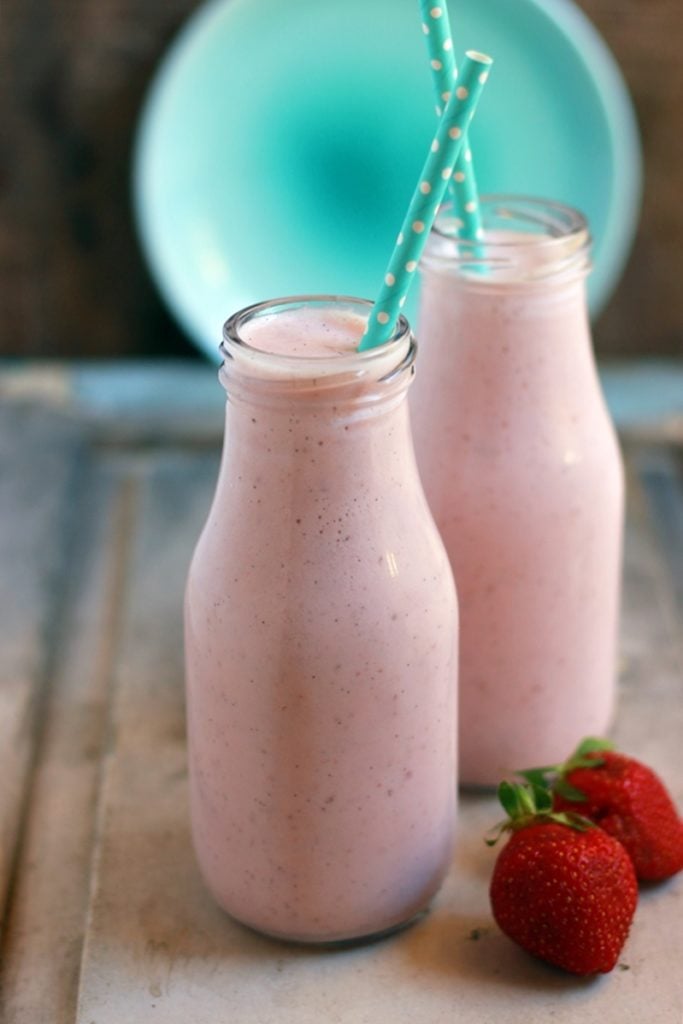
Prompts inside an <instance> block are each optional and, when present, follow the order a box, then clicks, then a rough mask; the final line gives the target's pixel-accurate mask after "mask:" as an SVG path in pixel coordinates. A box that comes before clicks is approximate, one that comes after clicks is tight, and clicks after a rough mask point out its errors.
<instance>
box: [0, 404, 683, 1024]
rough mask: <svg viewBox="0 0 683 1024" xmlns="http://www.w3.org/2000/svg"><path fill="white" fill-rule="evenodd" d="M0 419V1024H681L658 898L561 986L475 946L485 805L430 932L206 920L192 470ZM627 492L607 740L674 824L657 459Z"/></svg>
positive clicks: (665, 520) (175, 451) (653, 893)
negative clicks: (653, 783) (597, 965)
mask: <svg viewBox="0 0 683 1024" xmlns="http://www.w3.org/2000/svg"><path fill="white" fill-rule="evenodd" d="M0 418H1V421H0V427H2V428H3V429H1V430H0V438H1V439H2V444H3V448H2V451H0V496H1V499H0V500H2V502H3V503H4V504H3V506H2V511H3V519H2V523H3V532H2V538H3V540H2V544H3V547H2V570H1V571H0V594H1V595H2V602H3V603H2V620H1V621H0V630H1V631H2V634H1V635H2V639H3V645H2V647H1V648H0V679H1V680H2V691H1V693H2V696H1V697H0V700H2V702H3V705H2V706H3V712H4V713H3V715H2V717H1V718H0V729H2V730H3V733H2V739H3V742H2V744H1V745H0V782H1V783H3V785H2V788H0V821H2V822H3V836H4V837H6V838H5V850H6V851H7V855H6V859H5V862H4V863H5V865H6V867H5V882H6V885H5V888H6V891H7V892H8V899H7V906H6V913H5V918H4V929H3V933H2V957H1V964H0V986H1V990H2V1002H1V1003H0V1022H1V1024H42V1022H43V1021H45V1022H46V1024H48V1022H49V1024H73V1022H75V1021H77V1022H78V1024H122V1022H124V1021H125V1022H126V1024H142V1022H145V1024H146V1022H148V1021H153V1020H155V1019H156V1020H159V1021H163V1022H164V1024H176V1022H177V1024H181V1022H182V1024H187V1022H188V1021H191V1022H192V1024H205V1022H206V1024H209V1022H211V1024H216V1022H218V1021H230V1024H259V1022H263V1024H280V1022H282V1024H294V1022H296V1024H309V1022H315V1024H319V1022H320V1021H330V1022H335V1021H336V1022H339V1024H347V1022H349V1024H350V1022H353V1024H363V1022H367V1024H380V1022H383V1021H387V1022H388V1021H391V1022H392V1024H393V1022H396V1024H404V1022H405V1024H408V1022H410V1024H439V1022H441V1021H444V1022H446V1021H448V1022H450V1021H452V1020H453V1019H455V1018H457V1020H458V1021H459V1022H462V1024H470V1022H474V1021H476V1022H477V1024H479V1022H481V1021H484V1020H489V1019H490V1020H495V1021H496V1022H497V1024H498V1022H500V1024H508V1022H510V1024H512V1022H513V1021H514V1022H515V1024H518V1022H519V1021H520V1020H524V1022H525V1024H536V1022H539V1024H540V1022H543V1024H547V1022H548V1020H551V1019H552V1020H553V1021H558V1022H560V1024H564V1022H576V1024H578V1021H582V1022H584V1024H597V1022H600V1024H636V1022H637V1024H642V1021H644V1020H653V1021H657V1024H681V1020H682V1019H683V975H682V974H681V971H680V959H681V950H683V884H682V880H681V879H678V880H674V881H673V882H670V883H668V884H666V885H663V886H658V887H651V888H649V889H647V890H645V891H644V892H643V894H642V897H641V902H640V905H639V908H638V913H637V917H636V922H635V925H634V928H633V932H632V935H631V937H630V939H629V942H628V944H627V946H626V948H625V950H624V954H623V957H622V969H618V970H616V971H615V972H614V973H613V974H612V975H610V976H609V977H606V978H601V979H598V980H594V981H590V982H579V981H576V980H575V979H571V978H566V977H564V976H562V975H560V974H559V973H556V972H553V971H550V970H548V969H546V968H544V967H543V966H542V965H540V964H538V963H536V962H534V961H532V960H531V959H529V958H527V957H525V956H524V955H523V954H522V953H521V952H519V951H518V950H517V949H516V948H515V947H514V946H512V944H510V943H509V942H508V941H507V940H506V939H505V938H504V937H503V936H502V935H501V934H500V933H499V932H498V930H497V929H496V928H495V927H494V925H493V923H492V921H491V918H490V914H489V909H488V900H487V895H486V889H487V884H488V878H489V875H490V869H491V865H492V862H493V857H494V854H493V853H492V852H491V851H488V850H487V849H486V848H485V847H484V845H483V843H482V841H481V836H482V834H483V832H484V831H485V829H486V828H487V827H488V826H489V825H490V824H491V822H492V821H493V820H495V819H496V818H497V811H496V810H495V806H494V801H493V800H492V799H491V798H489V797H473V796H468V797H465V798H464V799H463V803H462V813H461V819H460V842H459V846H458V850H457V854H456V858H455V862H454V867H453V871H452V873H451V875H450V877H449V879H448V881H447V883H446V885H445V886H444V889H443V890H442V892H441V893H440V895H439V897H438V899H437V901H436V904H435V906H434V909H433V911H432V912H431V913H430V914H429V915H428V916H427V917H426V918H424V919H423V920H422V921H421V922H419V923H418V924H417V925H415V926H414V927H413V928H411V929H409V930H407V931H405V932H403V933H401V934H399V935H397V936H395V937H393V938H391V939H388V940H385V941H384V942H381V943H378V944H375V945H373V946H369V947H364V948H358V949H353V950H347V951H343V952H323V951H307V950H303V949H300V948H296V947H290V946H287V945H284V944H279V943H275V942H271V941H269V940H267V939H263V938H260V937H258V936H257V935H255V934H253V933H251V932H249V931H247V930H246V929H243V928H241V927H240V926H239V925H237V924H235V923H234V922H232V921H230V920H229V919H228V918H227V917H226V916H225V915H224V914H222V913H221V912H220V911H218V910H217V909H216V908H215V907H214V905H213V904H212V902H211V900H210V898H209V897H208V896H207V894H206V893H205V891H204V889H203V887H202V884H201V881H200V879H199V877H198V873H197V869H196V867H195V864H194V860H193V856H192V851H191V847H190V840H189V832H188V822H187V806H186V800H187V796H186V766H185V743H184V712H183V697H182V659H181V629H180V615H181V594H182V587H183V580H184V576H185V571H186V566H187V562H188V559H189V556H190V552H191V548H192V545H193V543H194V541H195V539H196V536H197V533H198V531H199V528H200V525H201V523H202V521H203V518H204V515H205V513H206V510H207V507H208V502H209V500H210V495H211V492H212V489H213V483H214V478H215V472H216V465H217V451H216V448H215V445H205V444H204V443H202V442H201V440H200V441H198V440H197V438H196V437H195V439H194V440H193V442H192V443H191V444H189V445H188V444H184V443H183V442H182V439H181V438H180V437H177V436H175V437H174V440H173V441H172V442H169V443H167V444H163V443H161V442H160V439H159V437H158V435H156V434H155V435H153V436H151V437H150V436H144V435H143V437H142V440H141V441H138V442H136V441H135V439H134V438H133V437H132V436H130V435H128V436H126V437H124V438H122V437H118V438H117V437H116V435H115V434H114V440H109V441H108V440H107V433H106V429H105V424H104V420H103V419H99V420H98V421H97V422H94V421H93V420H92V418H90V419H86V420H84V421H83V422H82V424H81V425H79V422H78V421H77V420H76V419H74V417H73V415H67V414H65V413H61V414H59V413H56V412H51V413H49V414H45V413H44V412H43V411H42V410H41V408H40V407H39V408H38V409H37V410H36V408H35V407H32V406H30V405H27V404H26V402H25V401H23V402H20V403H18V404H17V402H16V401H15V400H10V399H6V400H5V403H4V406H3V405H0ZM217 422H219V421H217ZM629 467H630V484H629V521H628V531H627V541H626V574H625V576H626V578H625V590H624V614H623V624H622V643H621V650H622V673H621V700H620V708H619V716H618V720H617V723H616V726H615V736H616V738H617V740H618V741H619V742H621V743H622V744H623V745H624V746H625V747H628V748H630V749H632V750H634V751H637V752H638V754H640V756H642V757H643V758H644V759H646V760H649V761H650V762H651V763H652V764H653V765H655V766H656V767H658V768H659V769H660V770H661V771H662V772H663V774H665V775H666V777H667V779H668V780H669V781H670V783H671V786H672V789H673V790H674V795H675V797H676V799H677V800H678V801H679V803H683V763H682V760H681V756H680V736H681V735H683V699H682V698H683V684H682V678H683V672H682V669H683V654H682V650H681V645H682V642H683V633H682V623H683V589H681V588H682V583H683V580H682V579H681V577H680V576H679V575H678V574H679V573H680V571H681V551H680V550H679V547H678V545H679V542H680V539H681V535H680V532H678V531H680V529H681V523H682V520H681V518H680V517H681V515H683V484H682V479H683V478H682V475H681V459H680V449H678V448H675V447H669V448H666V447H663V446H661V445H657V446H654V447H652V446H642V445H641V446H637V447H634V446H631V447H630V449H629ZM23 469H25V470H26V472H27V473H28V478H27V479H28V481H29V482H24V481H20V472H21V471H22V470H23ZM17 489H19V491H20V493H18V494H17V495H16V497H15V499H14V500H15V501H16V502H18V503H19V508H20V510H21V514H20V515H18V516H17V515H16V514H15V513H12V512H11V511H8V502H9V499H8V497H7V494H8V493H11V492H14V491H16V490H17ZM38 496H39V497H40V498H41V500H42V504H41V503H40V502H39V501H38V500H37V499H38ZM39 508H40V509H41V511H38V509H39ZM7 567H9V569H10V570H11V572H10V571H9V570H8V568H7ZM8 709H9V710H8ZM17 723H19V724H17ZM25 723H28V726H27V725H26V724H25ZM22 724H23V727H22V728H19V725H22ZM8 729H9V732H8ZM8 779H10V780H11V779H14V780H15V781H14V782H13V783H12V786H10V787H7V786H5V785H4V783H5V781H6V780H8ZM7 822H9V823H10V826H9V827H7V825H6V823H7ZM475 929H476V930H477V931H476V932H475V931H474V930H475ZM474 934H477V935H478V936H479V937H478V940H475V939H474V938H473V935H474Z"/></svg>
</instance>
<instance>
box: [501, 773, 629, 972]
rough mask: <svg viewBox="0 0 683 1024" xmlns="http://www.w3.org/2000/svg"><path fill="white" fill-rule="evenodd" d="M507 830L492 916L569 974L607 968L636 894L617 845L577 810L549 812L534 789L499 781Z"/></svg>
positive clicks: (543, 794) (547, 799) (546, 796)
mask: <svg viewBox="0 0 683 1024" xmlns="http://www.w3.org/2000/svg"><path fill="white" fill-rule="evenodd" d="M498 793H499V797H500V800H501V803H502V804H503V806H504V807H505V809H506V810H507V812H508V814H509V815H510V818H509V820H508V821H506V822H505V823H504V824H503V825H502V826H501V829H507V830H509V831H511V832H512V835H511V837H510V839H509V840H508V842H507V843H506V845H505V846H504V847H503V849H502V850H501V852H500V854H499V855H498V860H497V861H496V865H495V868H494V871H493V877H492V879H491V890H490V896H491V907H492V910H493V916H494V917H495V919H496V922H497V923H498V925H499V927H500V928H501V930H502V931H503V932H505V934H506V935H507V936H508V937H509V938H511V939H512V940H513V942H516V943H518V945H520V946H521V947H522V948H523V949H525V950H526V951H527V952H528V953H532V954H533V955H534V956H537V957H540V958H541V959H542V960H546V961H547V962H548V963H551V964H555V965H556V966H558V967H562V968H564V970H566V971H571V972H572V973H573V974H595V973H598V972H601V973H606V972H607V971H611V970H612V968H613V967H614V965H615V964H616V962H617V959H618V957H619V953H620V952H621V949H622V946H623V945H624V942H625V941H626V936H627V935H628V930H629V927H630V925H631V921H632V919H633V914H634V912H635V909H636V902H637V899H638V885H637V882H636V877H635V873H634V871H633V865H632V864H631V861H630V859H629V857H628V854H627V853H626V851H625V850H624V848H623V846H622V845H621V843H619V842H617V841H616V839H613V838H612V837H611V836H608V835H607V833H606V832H603V831H602V829H599V828H596V827H594V826H593V825H592V824H591V823H590V822H588V821H585V820H584V819H581V818H579V817H578V816H577V815H568V814H560V813H555V812H552V811H551V804H552V796H551V794H550V793H549V792H548V791H547V790H543V789H541V788H539V787H537V786H531V787H529V786H520V785H517V784H514V785H511V784H510V783H507V782H503V783H501V785H500V788H499V791H498Z"/></svg>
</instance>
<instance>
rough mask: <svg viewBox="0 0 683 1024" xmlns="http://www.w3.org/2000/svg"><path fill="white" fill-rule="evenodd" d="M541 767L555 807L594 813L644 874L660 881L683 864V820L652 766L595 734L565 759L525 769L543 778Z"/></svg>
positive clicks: (644, 877)
mask: <svg viewBox="0 0 683 1024" xmlns="http://www.w3.org/2000/svg"><path fill="white" fill-rule="evenodd" d="M539 771H540V772H541V773H543V772H545V776H544V777H545V779H546V781H550V783H551V785H552V788H553V791H554V801H553V806H554V808H555V809H556V810H558V811H572V812H577V813H579V814H582V815H583V816H584V817H586V818H590V820H591V821H594V822H595V824H596V825H599V826H600V828H602V829H604V831H605V832H608V833H609V834H610V835H611V836H614V838H615V839H618V840H619V842H620V843H623V845H624V846H625V847H626V850H627V851H628V853H629V856H630V857H631V860H632V861H633V866H634V868H635V870H636V875H637V876H638V878H640V879H642V880H643V881H659V880H661V879H663V878H669V877H670V876H671V875H675V874H676V873H677V872H678V871H680V870H681V869H683V819H681V818H680V817H679V814H678V811H677V810H676V807H675V805H674V802H673V800H672V799H671V797H670V795H669V793H668V792H667V790H666V788H665V787H664V784H663V783H662V781H661V779H659V778H658V776H657V775H655V773H654V772H653V771H652V769H651V768H648V767H647V766H646V765H644V764H641V763H640V761H636V760H634V759H633V758H632V757H627V756H626V755H625V754H621V753H618V752H617V751H615V750H614V749H613V748H612V744H611V743H609V742H608V741H607V740H601V739H593V738H589V739H586V740H584V741H583V742H582V743H581V744H580V745H579V747H578V748H577V750H576V751H575V753H574V754H572V756H571V757H570V758H569V760H568V761H566V762H565V763H564V764H562V765H557V766H555V767H554V768H553V769H532V770H531V772H528V773H524V772H523V773H521V774H523V775H526V777H527V778H531V779H533V780H534V781H536V782H538V781H540V776H539V774H538V772H539Z"/></svg>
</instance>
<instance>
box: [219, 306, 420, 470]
mask: <svg viewBox="0 0 683 1024" xmlns="http://www.w3.org/2000/svg"><path fill="white" fill-rule="evenodd" d="M369 308H370V304H369V303H366V302H362V301H360V300H352V299H335V298H333V297H320V298H317V297H312V298H311V297H308V298H307V297H304V298H302V299H292V300H285V301H278V302H276V303H267V304H263V305H261V306H258V307H252V308H251V309H250V310H246V311H245V312H244V313H241V314H237V316H236V317H233V318H232V320H231V321H228V324H226V328H225V331H224V342H223V345H222V348H221V350H222V352H223V355H224V357H225V361H224V363H223V366H222V368H221V372H220V379H221V381H222V383H223V385H224V387H225V389H226V392H227V396H228V402H227V413H226V441H225V448H224V465H226V466H227V465H228V464H229V465H230V467H231V469H230V474H231V478H232V479H237V478H238V477H239V478H240V479H243V480H248V479H251V478H252V477H253V476H254V474H257V475H258V474H263V473H266V472H267V473H268V474H271V475H273V477H274V478H278V477H281V476H282V473H283V472H284V475H285V476H286V477H287V479H288V480H290V479H292V478H298V479H301V480H306V481H307V484H306V485H307V486H309V487H310V488H311V489H315V487H318V486H319V483H317V482H316V480H315V476H316V474H318V475H319V476H321V478H324V480H325V481H327V483H325V486H329V480H330V478H331V476H333V475H334V474H335V473H336V474H337V475H338V476H340V475H341V476H343V475H345V474H347V475H348V473H349V472H352V473H356V474H364V476H365V477H366V486H371V481H370V477H371V476H372V464H373V460H374V461H376V460H377V459H380V458H381V459H396V458H397V457H398V454H399V453H400V451H401V449H403V450H405V448H406V446H408V447H409V428H408V421H407V411H406V401H405V399H406V392H407V389H408V386H409V384H410V381H411V380H412V377H413V373H414V361H415V355H416V344H415V340H414V338H413V337H412V334H411V333H410V327H409V325H408V323H407V321H405V320H404V319H402V318H401V320H400V321H399V325H398V328H397V332H396V334H395V337H394V339H393V340H391V341H390V342H388V343H387V344H385V345H382V346H379V347H378V348H377V349H373V350H370V351H367V352H362V353H359V352H358V351H357V350H356V347H355V346H356V344H357V341H358V339H359V338H360V336H361V334H362V330H363V327H364V323H365V318H366V317H367V312H368V310H369ZM257 345H258V346H263V347H257ZM266 346H269V348H268V349H267V348H266ZM394 436H396V437H399V436H400V444H399V445H398V447H396V446H394V445H393V442H392V438H393V437H394ZM368 481H370V482H368Z"/></svg>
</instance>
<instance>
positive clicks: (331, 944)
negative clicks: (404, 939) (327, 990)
mask: <svg viewBox="0 0 683 1024" xmlns="http://www.w3.org/2000/svg"><path fill="white" fill-rule="evenodd" d="M429 910H430V905H427V906H426V907H423V908H422V909H421V910H418V911H417V912H416V913H414V914H411V916H410V917H408V918H406V919H405V920H401V921H398V922H397V923H396V924H392V925H389V926H388V927H387V928H381V929H379V930H377V931H372V932H360V933H359V934H354V935H346V936H344V935H342V936H330V937H325V936H316V935H311V936H308V935H292V934H290V933H287V932H278V931H272V930H270V929H268V928H261V927H258V926H257V925H253V924H250V923H249V922H248V921H243V920H240V918H238V917H234V915H232V914H230V915H229V916H230V917H232V918H233V920H235V921H237V922H238V923H239V924H241V925H242V926H243V927H245V928H248V929H249V931H251V932H254V933H255V934H257V935H262V936H265V937H266V938H267V939H274V940H275V941H276V942H286V943H287V945H290V946H301V947H302V948H304V949H306V948H315V949H329V950H335V949H340V950H341V949H349V948H352V947H354V946H365V945H370V944H371V943H373V942H381V941H382V939H386V938H389V936H391V935H396V934H397V933H398V932H402V931H404V930H405V929H407V928H410V927H412V925H414V924H416V923H417V922H418V921H419V920H421V918H423V917H425V916H426V915H427V914H428V913H429Z"/></svg>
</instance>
